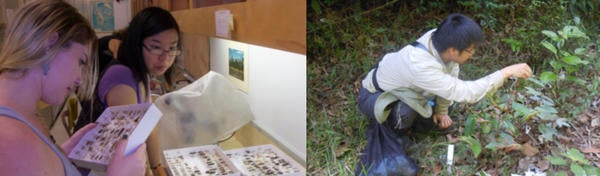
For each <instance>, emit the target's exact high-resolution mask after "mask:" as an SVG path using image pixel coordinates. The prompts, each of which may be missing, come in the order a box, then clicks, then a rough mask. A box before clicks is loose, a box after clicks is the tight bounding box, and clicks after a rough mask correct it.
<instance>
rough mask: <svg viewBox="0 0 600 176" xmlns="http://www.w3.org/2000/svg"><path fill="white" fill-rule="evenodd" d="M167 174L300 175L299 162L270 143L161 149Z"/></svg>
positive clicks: (179, 175)
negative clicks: (226, 147) (232, 146)
mask: <svg viewBox="0 0 600 176" xmlns="http://www.w3.org/2000/svg"><path fill="white" fill-rule="evenodd" d="M163 154H164V156H165V160H166V161H167V165H168V167H169V169H168V170H169V172H170V175H173V176H184V175H231V176H233V175H285V176H296V175H298V176H300V175H305V174H306V171H305V169H304V167H302V165H300V164H298V163H297V162H296V161H295V160H293V159H292V158H290V157H289V156H288V155H286V154H285V153H283V152H282V151H281V150H279V149H278V148H277V147H275V146H274V145H271V144H267V145H259V146H252V147H244V148H239V149H232V150H226V151H222V150H221V148H219V147H218V146H216V145H203V146H197V147H188V148H179V149H172V150H165V151H163Z"/></svg>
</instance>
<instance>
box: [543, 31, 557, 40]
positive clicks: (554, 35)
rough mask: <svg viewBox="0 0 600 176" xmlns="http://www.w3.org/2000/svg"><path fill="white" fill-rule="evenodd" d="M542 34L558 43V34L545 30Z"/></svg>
mask: <svg viewBox="0 0 600 176" xmlns="http://www.w3.org/2000/svg"><path fill="white" fill-rule="evenodd" d="M542 34H544V35H546V36H548V37H550V39H552V40H553V41H557V40H559V39H558V35H556V32H554V31H549V30H543V31H542Z"/></svg>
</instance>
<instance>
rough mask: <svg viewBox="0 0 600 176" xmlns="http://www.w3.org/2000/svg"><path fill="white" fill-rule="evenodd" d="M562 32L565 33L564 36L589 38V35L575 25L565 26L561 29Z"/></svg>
mask: <svg viewBox="0 0 600 176" xmlns="http://www.w3.org/2000/svg"><path fill="white" fill-rule="evenodd" d="M562 33H563V34H564V35H565V38H585V39H589V37H588V36H587V35H586V34H585V33H584V32H583V31H581V30H579V28H578V27H577V26H565V27H564V28H563V29H562Z"/></svg>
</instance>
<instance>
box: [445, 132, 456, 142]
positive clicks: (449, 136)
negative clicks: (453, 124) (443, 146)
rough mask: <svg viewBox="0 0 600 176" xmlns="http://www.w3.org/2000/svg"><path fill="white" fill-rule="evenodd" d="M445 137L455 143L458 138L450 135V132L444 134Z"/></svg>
mask: <svg viewBox="0 0 600 176" xmlns="http://www.w3.org/2000/svg"><path fill="white" fill-rule="evenodd" d="M446 139H447V140H448V142H450V143H456V142H458V138H457V137H454V136H452V134H446Z"/></svg>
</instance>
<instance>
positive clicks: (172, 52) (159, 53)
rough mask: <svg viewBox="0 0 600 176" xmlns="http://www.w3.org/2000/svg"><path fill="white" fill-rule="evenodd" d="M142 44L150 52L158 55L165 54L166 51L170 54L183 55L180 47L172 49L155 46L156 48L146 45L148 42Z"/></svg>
mask: <svg viewBox="0 0 600 176" xmlns="http://www.w3.org/2000/svg"><path fill="white" fill-rule="evenodd" d="M142 46H143V47H144V48H145V49H146V50H147V51H148V52H149V53H150V54H153V55H157V56H160V55H163V54H164V53H167V54H168V55H169V56H179V55H181V50H179V49H170V50H163V49H160V48H154V49H152V48H150V47H148V46H146V44H142Z"/></svg>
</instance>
